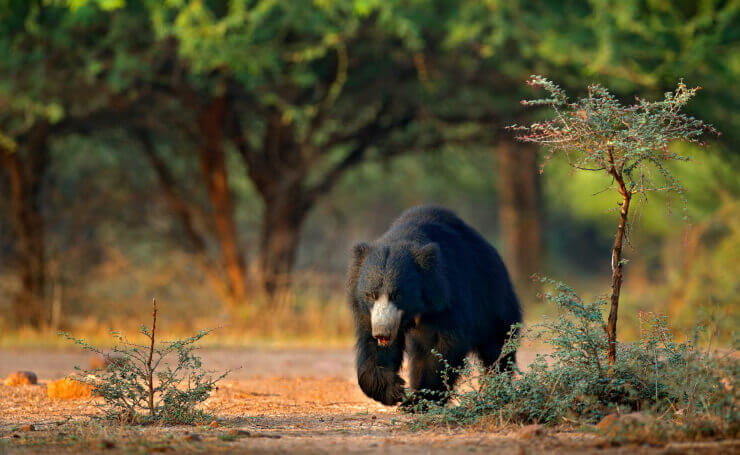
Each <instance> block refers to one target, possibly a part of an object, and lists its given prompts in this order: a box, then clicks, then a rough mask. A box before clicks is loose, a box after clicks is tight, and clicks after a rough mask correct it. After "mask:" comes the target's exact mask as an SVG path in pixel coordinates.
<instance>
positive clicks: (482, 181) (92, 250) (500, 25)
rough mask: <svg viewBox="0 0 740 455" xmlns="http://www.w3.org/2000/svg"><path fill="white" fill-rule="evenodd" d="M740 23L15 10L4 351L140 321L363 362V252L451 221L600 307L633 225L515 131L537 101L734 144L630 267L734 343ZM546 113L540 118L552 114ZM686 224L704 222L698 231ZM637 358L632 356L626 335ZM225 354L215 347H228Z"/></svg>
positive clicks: (76, 7)
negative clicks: (635, 102) (576, 103)
mask: <svg viewBox="0 0 740 455" xmlns="http://www.w3.org/2000/svg"><path fill="white" fill-rule="evenodd" d="M739 10H740V2H738V1H734V0H730V1H720V0H715V1H712V0H702V1H682V0H676V1H670V0H620V1H614V0H591V1H574V0H564V1H558V0H548V1H545V0H540V1H536V0H532V1H526V0H507V1H496V0H486V1H482V0H460V1H455V2H450V1H444V0H438V1H435V0H305V1H295V0H231V1H226V0H168V1H164V2H163V1H155V0H67V1H63V0H56V1H55V0H28V1H25V0H0V343H2V344H3V345H12V344H15V343H24V344H28V343H35V342H39V343H40V342H42V341H38V340H43V339H45V338H44V337H48V339H52V338H53V334H54V333H56V330H57V329H73V330H75V331H76V332H77V333H85V334H88V335H95V334H97V333H105V332H106V331H107V330H108V328H109V327H111V326H115V327H116V328H123V329H126V328H129V327H132V326H133V327H135V326H137V325H138V321H140V320H145V319H146V316H145V315H146V314H147V313H148V311H149V310H148V308H150V305H151V298H152V297H157V299H158V301H159V302H160V305H161V308H162V311H161V316H162V319H163V322H164V327H165V330H168V331H170V332H172V333H178V332H180V331H190V330H192V329H200V328H203V327H207V326H214V325H219V324H221V325H224V328H223V329H222V330H221V332H220V335H217V339H218V340H220V341H219V342H222V343H227V342H234V343H250V342H259V341H260V340H268V341H269V340H273V341H274V340H282V341H283V342H308V341H311V340H313V341H315V342H319V343H322V344H326V343H330V342H334V341H337V340H339V341H338V342H344V341H342V340H347V339H348V336H349V335H350V334H351V331H352V326H351V320H350V316H349V312H348V311H347V308H346V303H345V291H344V270H345V266H346V263H347V261H348V252H349V250H350V247H351V245H352V244H353V243H354V242H356V241H359V240H367V239H372V238H375V237H376V236H378V235H379V234H380V233H382V232H383V230H384V229H385V228H386V227H387V225H388V224H389V223H390V222H391V221H392V220H393V218H395V217H396V216H397V215H398V214H399V213H400V212H401V211H402V210H403V209H406V208H408V207H410V206H413V205H415V204H419V203H438V204H442V205H445V206H447V207H450V208H452V209H454V210H456V211H457V212H459V214H460V215H461V216H462V217H463V218H464V219H466V220H467V221H469V222H470V223H471V224H472V225H473V226H475V227H476V228H478V229H479V230H480V231H481V232H482V233H483V234H484V235H485V236H486V237H487V238H488V239H489V240H490V241H491V242H492V243H493V244H494V245H496V246H497V248H498V249H499V250H500V251H501V252H502V254H503V256H504V258H505V260H506V262H507V264H508V266H509V269H510V271H511V273H512V275H513V276H514V278H515V280H516V282H517V287H518V290H519V293H520V294H521V296H522V300H523V301H524V306H525V311H526V314H527V319H528V320H534V319H535V318H538V317H539V316H540V315H541V314H542V313H543V311H545V310H544V309H542V308H541V305H540V304H539V303H538V302H537V299H536V298H535V293H536V291H537V290H536V289H534V288H533V284H532V283H531V282H530V280H529V279H528V277H529V275H530V274H532V273H534V272H539V273H543V274H547V275H550V276H553V277H554V278H557V279H564V280H567V281H568V282H569V283H571V284H573V285H575V286H576V288H577V289H579V290H581V291H583V292H584V294H588V293H602V292H606V291H607V290H608V283H609V281H608V277H609V276H610V270H609V254H610V253H609V252H610V247H611V243H612V242H613V235H614V226H615V225H616V222H615V220H616V217H617V213H616V212H615V208H616V206H617V202H618V201H617V200H616V199H615V197H614V195H613V194H611V193H610V192H602V190H603V189H604V188H605V187H608V186H609V185H610V183H611V182H609V181H608V180H606V179H604V178H603V177H601V176H600V175H586V174H594V173H583V174H574V173H572V172H571V170H570V169H569V167H568V165H567V163H564V162H559V161H552V162H549V163H548V164H547V167H546V169H545V172H544V173H542V174H540V166H541V164H542V162H543V160H542V157H541V156H538V150H537V149H536V148H532V147H531V146H529V145H524V144H520V143H516V142H515V141H514V140H513V135H512V134H511V133H509V132H507V131H505V130H504V127H505V126H506V125H509V124H513V123H525V122H527V121H531V120H535V119H537V118H538V116H541V115H542V113H541V112H538V111H536V110H527V111H525V110H524V109H523V107H522V106H520V104H519V101H520V100H521V99H522V98H531V97H532V95H533V93H532V92H531V90H530V89H529V88H528V87H527V86H526V85H524V84H523V82H524V81H525V80H526V79H527V78H528V76H529V75H530V74H535V73H536V74H543V75H545V76H547V77H548V78H550V79H552V80H555V81H557V82H558V83H560V84H561V85H562V86H563V87H564V88H566V89H567V90H568V91H569V92H570V93H572V94H574V95H576V94H578V95H580V94H582V93H583V90H584V87H585V86H586V84H587V83H590V82H600V83H602V84H604V85H606V86H608V87H610V88H611V89H612V90H613V91H614V92H615V93H617V94H618V96H619V97H620V98H622V99H623V100H624V101H625V102H631V101H632V99H633V98H634V97H635V96H640V97H645V98H649V99H657V98H662V94H663V92H664V91H666V90H669V89H672V88H673V87H675V84H676V83H677V82H678V80H679V79H681V78H683V79H684V80H685V81H686V83H687V84H688V85H689V86H696V85H701V86H702V87H703V90H702V91H701V92H700V94H699V95H698V96H697V98H696V100H695V101H694V102H692V104H691V105H690V106H689V111H690V113H691V114H692V115H696V116H697V117H699V118H702V119H703V120H706V121H708V122H710V123H712V124H714V126H715V127H717V128H718V129H719V130H720V131H722V132H723V134H722V136H720V137H718V138H716V139H715V142H714V143H712V144H710V146H709V147H708V148H706V149H703V150H699V149H694V148H692V147H689V146H686V145H677V147H684V148H685V149H686V150H682V153H683V154H684V155H689V156H691V157H692V158H693V161H692V162H689V163H683V164H681V165H678V166H676V168H675V169H674V170H675V173H676V175H677V176H678V177H679V178H681V179H682V181H683V183H684V185H685V186H686V187H687V188H688V189H689V192H688V194H687V198H688V207H687V211H686V212H684V208H683V206H682V203H681V201H680V200H679V199H673V200H667V199H665V198H663V197H662V196H661V195H654V196H652V197H651V199H650V200H649V201H648V202H647V203H646V204H644V205H642V206H641V207H639V210H636V212H635V213H636V215H635V217H633V219H632V223H633V228H634V231H633V233H632V235H631V236H630V246H629V247H628V248H627V250H626V252H625V255H626V257H627V258H628V259H629V260H630V263H629V265H628V266H627V267H626V273H625V287H624V290H623V304H622V306H623V307H624V310H623V311H622V316H621V321H623V322H620V323H621V324H622V327H623V329H621V333H622V334H625V335H626V337H627V338H629V337H630V336H634V334H635V333H636V330H637V322H636V316H635V313H636V311H637V310H638V309H641V310H645V311H659V312H665V313H668V315H669V317H670V320H671V321H672V322H673V323H674V325H675V326H677V327H687V326H691V325H693V323H694V322H695V321H697V320H698V319H707V318H711V319H714V320H716V321H719V322H720V323H721V325H722V326H723V327H725V332H724V333H725V334H728V333H730V332H731V331H732V330H734V329H735V328H736V327H737V325H738V322H739V318H738V301H739V298H738V295H740V280H739V279H738V276H740V179H739V178H738V171H737V169H738V165H739V164H740V162H739V160H740V156H739V155H738V150H737V146H738V139H739V136H738V135H739V134H740V109H739V108H740V88H739V87H738V81H740V48H739V47H738V43H739V42H740V17H739V14H738V13H739ZM536 95H538V94H536ZM685 214H687V215H688V217H689V218H688V221H687V220H685V219H684V215H685ZM630 334H631V335H630ZM218 337H220V338H218Z"/></svg>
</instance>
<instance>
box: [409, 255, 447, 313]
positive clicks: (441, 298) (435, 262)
mask: <svg viewBox="0 0 740 455" xmlns="http://www.w3.org/2000/svg"><path fill="white" fill-rule="evenodd" d="M413 255H414V260H415V261H416V263H417V264H418V265H419V268H421V270H422V271H423V274H422V285H423V289H422V293H423V298H424V302H425V303H426V304H427V306H428V308H429V309H430V310H432V311H442V310H444V309H445V308H446V307H447V305H448V304H449V300H450V291H449V285H448V283H447V278H446V277H445V274H444V270H443V268H444V267H443V264H442V261H441V259H442V255H441V251H440V249H439V245H437V244H436V243H428V244H426V245H424V246H423V247H421V248H419V249H417V250H415V251H414V252H413Z"/></svg>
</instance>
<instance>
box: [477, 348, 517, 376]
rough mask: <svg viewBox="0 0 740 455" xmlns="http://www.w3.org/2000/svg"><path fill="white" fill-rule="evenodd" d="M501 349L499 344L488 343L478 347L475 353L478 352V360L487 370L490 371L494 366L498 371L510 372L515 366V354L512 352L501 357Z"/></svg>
mask: <svg viewBox="0 0 740 455" xmlns="http://www.w3.org/2000/svg"><path fill="white" fill-rule="evenodd" d="M501 349H502V346H501V344H499V343H496V342H489V343H488V344H484V345H482V346H479V347H478V349H476V351H477V352H478V358H480V361H481V362H482V363H483V366H485V367H486V368H487V369H491V368H493V367H494V365H495V367H496V369H497V370H498V371H507V370H511V368H512V367H513V366H514V365H516V353H515V352H512V353H509V354H506V355H505V356H503V357H501ZM497 361H498V363H497Z"/></svg>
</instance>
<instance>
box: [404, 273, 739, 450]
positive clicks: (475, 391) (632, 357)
mask: <svg viewBox="0 0 740 455" xmlns="http://www.w3.org/2000/svg"><path fill="white" fill-rule="evenodd" d="M539 279H540V280H541V281H542V282H543V283H545V285H547V286H549V287H551V288H552V290H551V291H549V292H546V293H544V294H543V297H544V299H545V300H546V302H547V303H549V304H551V305H554V306H555V307H556V308H557V310H558V316H557V317H555V318H552V319H550V318H545V319H544V321H543V322H542V323H540V324H537V325H535V326H533V327H531V328H530V329H528V330H526V331H525V330H522V329H521V327H519V328H518V330H517V332H516V334H514V336H512V337H510V339H509V341H508V342H507V344H506V346H505V348H504V352H503V353H502V357H501V358H503V356H504V355H506V354H507V353H509V352H513V351H515V350H516V349H517V348H518V346H519V345H520V344H521V343H522V342H523V341H526V340H529V341H538V342H541V343H544V344H545V345H547V346H549V348H550V350H548V352H547V353H544V354H538V355H537V357H536V359H535V360H534V361H533V362H532V363H531V364H530V365H529V366H528V367H526V368H525V369H524V370H518V369H516V368H514V371H513V372H511V373H501V372H499V371H498V369H494V370H491V371H489V370H485V369H483V367H481V366H479V365H478V364H474V363H471V362H466V363H465V365H464V366H463V367H461V368H460V374H461V376H462V377H467V378H471V377H472V378H474V380H471V381H469V383H468V384H467V386H466V387H458V388H457V389H456V388H454V387H451V386H449V387H447V390H446V391H445V392H444V393H443V394H442V397H441V398H444V399H446V400H447V401H448V402H449V403H450V404H448V405H445V404H441V403H443V402H444V400H441V401H440V402H437V401H431V400H424V399H420V400H418V401H417V404H416V406H414V407H412V408H411V411H415V415H414V418H413V420H412V425H413V426H415V427H426V426H433V425H439V424H445V425H448V424H455V425H457V424H462V425H472V424H478V423H482V422H483V423H487V424H494V425H497V426H500V425H506V424H529V423H539V424H546V425H557V424H569V425H574V424H575V425H581V424H593V423H596V422H598V421H600V420H601V419H602V418H603V417H605V416H606V415H608V414H613V413H617V414H626V413H630V412H634V411H644V412H645V413H647V414H648V415H652V416H657V418H656V419H655V420H653V422H654V423H655V425H658V426H660V427H661V428H663V430H661V431H662V433H663V434H665V435H669V434H670V435H671V437H675V433H676V432H682V433H683V434H684V436H686V437H688V438H697V437H712V436H733V437H736V436H737V435H738V433H739V430H740V412H739V409H738V403H740V396H738V395H739V394H738V389H737V386H736V384H737V379H738V374H739V373H740V359H738V357H737V356H736V348H737V346H735V348H733V349H731V350H725V351H724V352H719V351H712V349H711V337H712V331H711V330H709V329H708V328H706V327H702V326H698V327H697V328H696V329H695V330H694V333H693V334H692V335H691V336H690V337H687V338H686V339H685V340H684V341H681V342H679V341H676V340H675V339H674V338H673V336H672V335H671V332H670V330H669V327H668V325H667V323H666V319H665V317H664V316H661V315H656V314H653V313H641V314H640V320H641V336H640V339H639V340H638V341H636V342H634V343H622V342H619V343H618V344H617V358H616V361H615V363H614V364H613V365H611V366H610V365H609V362H608V358H607V350H606V346H607V344H608V342H609V341H608V337H607V333H606V330H605V321H604V317H603V308H604V306H605V305H606V304H607V298H606V297H605V296H599V297H597V298H596V299H595V300H594V301H592V302H585V301H583V300H582V299H581V298H580V297H579V296H578V295H577V294H576V293H575V291H574V290H573V289H571V288H569V287H568V286H566V285H565V284H563V283H561V282H557V281H553V280H550V279H547V278H539ZM700 340H705V341H706V346H705V347H704V348H703V349H702V348H700V344H701V343H700ZM736 345H737V343H736ZM442 363H443V365H446V366H445V369H446V370H447V372H446V373H445V375H444V376H445V377H448V376H449V372H450V370H451V368H450V366H449V364H447V363H446V362H444V359H442ZM427 393H429V392H428V391H427Z"/></svg>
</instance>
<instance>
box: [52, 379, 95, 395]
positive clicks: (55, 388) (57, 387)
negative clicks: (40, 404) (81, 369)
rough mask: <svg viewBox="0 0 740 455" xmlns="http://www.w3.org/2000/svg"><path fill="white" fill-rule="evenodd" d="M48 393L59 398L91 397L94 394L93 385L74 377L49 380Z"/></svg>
mask: <svg viewBox="0 0 740 455" xmlns="http://www.w3.org/2000/svg"><path fill="white" fill-rule="evenodd" d="M46 393H47V395H49V398H55V399H59V400H74V399H80V398H90V397H91V396H92V386H91V385H89V384H85V383H84V382H80V381H77V380H75V379H72V378H64V379H60V380H58V381H51V382H49V384H48V385H47V386H46Z"/></svg>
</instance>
